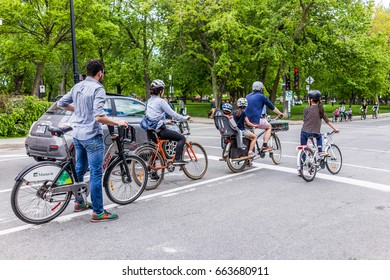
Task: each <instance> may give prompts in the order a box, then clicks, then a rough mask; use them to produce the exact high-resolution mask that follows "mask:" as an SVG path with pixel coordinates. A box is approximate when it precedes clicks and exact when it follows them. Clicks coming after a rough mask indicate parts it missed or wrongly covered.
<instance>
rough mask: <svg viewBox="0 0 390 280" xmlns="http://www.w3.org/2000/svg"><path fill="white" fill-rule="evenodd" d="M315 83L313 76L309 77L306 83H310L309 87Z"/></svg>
mask: <svg viewBox="0 0 390 280" xmlns="http://www.w3.org/2000/svg"><path fill="white" fill-rule="evenodd" d="M313 82H314V79H313V77H312V76H309V77H308V78H307V79H306V83H308V84H309V85H311V84H312V83H313Z"/></svg>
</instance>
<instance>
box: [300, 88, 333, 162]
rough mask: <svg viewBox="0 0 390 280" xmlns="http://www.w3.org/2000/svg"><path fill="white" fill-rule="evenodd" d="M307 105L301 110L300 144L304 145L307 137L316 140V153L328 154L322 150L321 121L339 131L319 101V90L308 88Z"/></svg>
mask: <svg viewBox="0 0 390 280" xmlns="http://www.w3.org/2000/svg"><path fill="white" fill-rule="evenodd" d="M307 101H308V103H309V106H307V107H306V108H305V109H304V110H303V126H302V130H301V145H306V144H307V140H308V138H309V137H314V138H316V140H317V146H318V154H319V155H320V156H328V155H327V154H326V152H323V151H322V136H321V123H322V120H324V121H325V123H326V124H327V125H329V126H330V127H331V128H332V129H333V130H334V131H335V132H336V133H337V132H339V130H338V129H337V128H335V127H334V126H333V125H332V123H331V122H330V121H329V119H328V117H327V116H326V114H325V111H324V107H323V106H322V103H321V92H320V91H319V90H310V91H309V94H308V96H307Z"/></svg>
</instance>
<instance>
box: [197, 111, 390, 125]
mask: <svg viewBox="0 0 390 280" xmlns="http://www.w3.org/2000/svg"><path fill="white" fill-rule="evenodd" d="M328 118H329V120H331V118H330V117H328ZM371 118H372V116H371V115H367V119H366V120H369V119H371ZM381 118H390V113H382V114H379V115H378V119H381ZM191 120H192V121H193V122H194V123H203V124H214V119H208V118H200V117H191ZM278 121H281V122H288V123H289V125H302V124H303V122H302V121H301V120H300V121H297V120H288V119H287V118H283V119H280V120H278ZM356 121H365V120H361V119H360V115H356V116H353V120H352V122H356Z"/></svg>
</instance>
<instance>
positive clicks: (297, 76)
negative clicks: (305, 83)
mask: <svg viewBox="0 0 390 280" xmlns="http://www.w3.org/2000/svg"><path fill="white" fill-rule="evenodd" d="M294 88H295V89H296V90H298V89H299V70H298V68H297V67H295V68H294Z"/></svg>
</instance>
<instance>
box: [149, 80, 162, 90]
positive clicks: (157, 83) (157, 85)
mask: <svg viewBox="0 0 390 280" xmlns="http://www.w3.org/2000/svg"><path fill="white" fill-rule="evenodd" d="M150 87H152V88H165V84H164V81H162V80H153V82H152V83H151V84H150Z"/></svg>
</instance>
